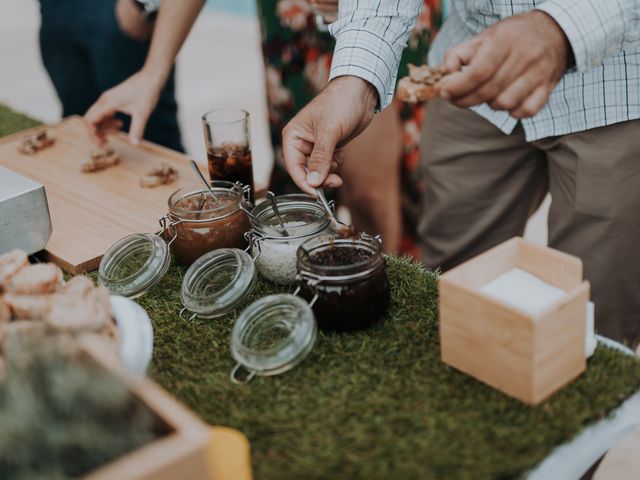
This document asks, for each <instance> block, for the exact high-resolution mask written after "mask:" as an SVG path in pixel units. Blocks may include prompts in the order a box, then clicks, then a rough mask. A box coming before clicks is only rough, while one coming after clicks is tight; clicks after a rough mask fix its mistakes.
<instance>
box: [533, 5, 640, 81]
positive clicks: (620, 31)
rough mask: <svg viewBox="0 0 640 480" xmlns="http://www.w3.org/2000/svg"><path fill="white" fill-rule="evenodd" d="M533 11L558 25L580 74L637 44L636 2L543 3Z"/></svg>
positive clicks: (639, 16)
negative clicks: (571, 51) (547, 17)
mask: <svg viewBox="0 0 640 480" xmlns="http://www.w3.org/2000/svg"><path fill="white" fill-rule="evenodd" d="M536 9H537V10H541V11H543V12H546V13H547V14H548V15H550V16H551V17H552V18H553V19H554V20H555V21H556V22H557V23H558V25H560V28H562V30H563V31H564V33H565V35H566V36H567V38H568V39H569V43H570V44H571V48H572V49H573V53H574V56H575V59H576V67H577V69H578V70H580V71H585V70H589V69H590V68H594V67H597V66H598V65H600V64H601V63H602V62H603V61H604V59H605V58H606V57H608V56H611V55H615V54H617V53H620V51H622V50H624V49H628V48H637V47H638V46H639V45H640V0H546V1H544V2H542V3H540V4H538V6H537V7H536Z"/></svg>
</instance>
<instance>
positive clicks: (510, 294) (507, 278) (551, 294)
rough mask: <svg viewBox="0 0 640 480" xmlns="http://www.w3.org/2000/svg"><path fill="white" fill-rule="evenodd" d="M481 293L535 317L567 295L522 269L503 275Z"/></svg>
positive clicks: (488, 284)
mask: <svg viewBox="0 0 640 480" xmlns="http://www.w3.org/2000/svg"><path fill="white" fill-rule="evenodd" d="M480 291H481V292H482V293H484V294H485V295H486V296H488V297H491V298H493V299H495V300H499V301H501V302H503V303H506V304H507V305H509V306H511V307H514V308H517V309H518V310H520V311H523V312H525V313H527V314H530V315H534V314H536V313H538V312H540V311H541V310H543V309H544V308H546V307H548V306H550V305H552V304H553V303H555V302H557V301H558V300H560V299H561V298H562V297H564V296H565V295H566V292H565V291H564V290H562V289H561V288H558V287H554V286H553V285H550V284H548V283H547V282H545V281H544V280H542V279H540V278H538V277H536V276H535V275H531V274H530V273H529V272H526V271H524V270H522V269H520V268H514V269H513V270H510V271H508V272H507V273H503V274H502V275H500V276H499V277H498V278H496V279H495V280H493V281H491V282H489V283H487V284H486V285H484V286H483V287H482V288H481V289H480Z"/></svg>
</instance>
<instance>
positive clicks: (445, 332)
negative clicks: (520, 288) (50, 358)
mask: <svg viewBox="0 0 640 480" xmlns="http://www.w3.org/2000/svg"><path fill="white" fill-rule="evenodd" d="M514 268H520V269H522V270H524V271H526V272H528V273H530V274H532V275H534V276H536V277H538V278H540V279H542V280H544V281H545V282H547V283H549V284H551V285H553V286H554V287H558V288H560V289H562V290H564V291H565V292H566V295H564V296H563V297H562V298H561V299H559V300H558V301H556V302H554V303H552V304H551V305H549V306H547V307H546V308H544V309H542V310H540V311H539V312H536V314H527V313H525V312H523V311H521V310H519V309H517V308H514V307H512V306H509V305H507V304H505V303H503V302H500V301H497V300H495V299H492V298H489V297H488V296H486V295H485V294H484V293H483V292H481V291H480V289H481V287H483V286H484V285H486V284H488V283H489V282H491V281H492V280H494V279H496V278H498V277H499V276H500V275H502V274H504V273H506V272H508V271H510V270H512V269H514ZM589 293H590V287H589V283H588V282H586V281H583V279H582V262H581V261H580V260H579V259H578V258H575V257H573V256H571V255H567V254H564V253H561V252H558V251H556V250H553V249H550V248H545V247H539V246H536V245H532V244H530V243H527V242H525V241H524V240H523V239H521V238H514V239H511V240H509V241H507V242H505V243H503V244H501V245H498V246H497V247H495V248H493V249H491V250H489V251H487V252H485V253H483V254H482V255H479V256H478V257H475V258H473V259H472V260H469V261H468V262H466V263H464V264H462V265H460V266H458V267H457V268H455V269H453V270H451V271H449V272H447V273H445V274H444V275H442V276H441V277H440V348H441V354H442V360H443V361H444V362H445V363H447V364H449V365H451V366H452V367H455V368H457V369H458V370H461V371H463V372H465V373H467V374H469V375H471V376H473V377H475V378H477V379H478V380H481V381H482V382H485V383H487V384H488V385H490V386H492V387H494V388H496V389H498V390H501V391H502V392H504V393H506V394H507V395H510V396H512V397H515V398H517V399H519V400H521V401H523V402H526V403H528V404H532V405H533V404H537V403H539V402H541V401H542V400H544V399H545V398H547V397H549V396H550V395H551V394H552V393H553V392H555V391H556V390H558V389H560V388H561V387H563V386H564V385H566V384H567V383H569V382H570V381H571V380H573V379H574V378H576V377H577V376H578V375H580V374H581V373H582V372H583V371H584V370H585V369H586V358H585V314H586V305H587V302H588V299H589Z"/></svg>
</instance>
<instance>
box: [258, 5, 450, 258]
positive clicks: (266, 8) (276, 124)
mask: <svg viewBox="0 0 640 480" xmlns="http://www.w3.org/2000/svg"><path fill="white" fill-rule="evenodd" d="M258 12H259V14H260V15H259V18H260V21H261V29H262V48H263V54H264V59H265V66H266V67H265V68H266V81H267V97H268V102H269V124H270V131H271V142H272V145H273V148H274V152H275V155H276V162H275V165H276V166H275V168H274V173H273V175H272V180H271V188H272V189H273V190H274V191H276V192H278V193H284V192H287V191H290V190H293V184H292V183H291V181H290V180H289V177H288V175H287V174H286V172H285V171H284V169H283V168H282V166H281V165H282V129H283V128H284V126H285V125H286V124H287V123H288V122H289V120H291V119H292V118H293V117H294V116H295V115H296V113H298V111H300V109H302V108H303V107H304V106H305V105H306V104H307V103H308V102H309V101H310V100H311V99H312V98H314V97H315V96H316V95H317V94H318V93H319V92H320V90H321V89H322V88H324V86H325V85H326V84H327V81H328V78H329V70H330V68H331V58H332V52H333V49H334V46H335V42H334V40H333V38H332V37H331V35H330V34H329V33H328V32H322V31H319V30H318V28H317V25H316V21H315V16H314V14H313V12H312V10H311V7H310V5H309V3H308V1H307V0H258ZM441 21H442V8H441V0H424V6H423V8H422V11H421V13H420V16H419V17H418V20H417V23H416V27H415V28H414V30H413V31H412V32H411V35H410V37H409V40H408V46H407V48H406V49H405V51H404V53H403V56H402V61H401V64H400V71H399V73H398V78H401V77H403V76H405V75H406V74H407V64H408V63H414V64H421V63H424V61H425V60H426V56H427V51H428V49H429V44H430V42H431V39H432V38H433V37H434V36H435V33H436V32H437V30H438V28H439V26H440V24H441ZM392 108H397V109H398V110H399V113H400V118H401V121H402V127H403V132H404V149H403V158H402V161H401V168H402V175H401V178H402V185H401V192H402V204H403V212H402V214H403V225H404V228H405V232H404V233H405V234H404V240H403V245H402V248H401V250H402V253H409V254H411V253H414V252H415V241H414V239H415V236H416V234H415V231H416V225H417V218H418V215H417V214H418V212H417V211H416V209H417V205H418V200H419V197H420V195H421V192H422V190H423V188H424V187H423V185H422V184H421V180H420V178H419V176H418V172H417V170H418V168H417V167H418V163H419V158H420V154H419V146H420V132H421V130H422V122H423V119H424V106H423V105H409V104H405V103H401V102H399V101H396V102H395V103H394V106H393V107H392Z"/></svg>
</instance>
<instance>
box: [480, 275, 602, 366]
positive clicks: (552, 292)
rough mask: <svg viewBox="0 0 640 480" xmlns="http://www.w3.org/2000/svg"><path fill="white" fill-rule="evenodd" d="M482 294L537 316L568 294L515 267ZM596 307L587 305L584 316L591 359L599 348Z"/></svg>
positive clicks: (586, 352)
mask: <svg viewBox="0 0 640 480" xmlns="http://www.w3.org/2000/svg"><path fill="white" fill-rule="evenodd" d="M480 291H481V292H482V293H483V294H484V295H486V296H487V297H490V298H493V299H494V300H499V301H501V302H502V303H505V304H507V305H509V306H511V307H514V308H517V309H518V310H520V311H522V312H524V313H527V314H529V315H534V314H536V313H538V312H540V311H541V310H543V309H545V308H546V307H548V306H550V305H552V304H553V303H555V302H557V301H558V300H560V299H561V298H562V297H564V296H565V295H566V292H565V291H564V290H562V289H561V288H558V287H554V286H553V285H550V284H548V283H547V282H545V281H544V280H542V279H540V278H538V277H536V276H535V275H531V274H530V273H529V272H526V271H524V270H522V269H520V268H514V269H513V270H510V271H508V272H506V273H504V274H502V275H500V276H499V277H498V278H496V279H495V280H493V281H491V282H489V283H487V284H486V285H484V286H483V287H482V288H481V289H480ZM593 323H594V305H593V303H592V302H589V303H588V304H587V312H586V315H585V339H584V344H585V345H584V351H585V356H586V357H587V358H589V357H590V356H591V355H593V352H594V351H595V349H596V344H597V342H596V338H595V332H594V325H593Z"/></svg>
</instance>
